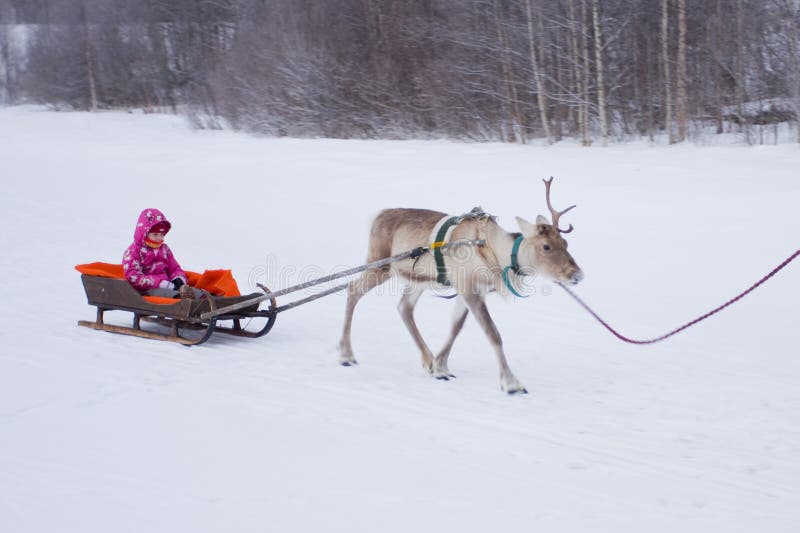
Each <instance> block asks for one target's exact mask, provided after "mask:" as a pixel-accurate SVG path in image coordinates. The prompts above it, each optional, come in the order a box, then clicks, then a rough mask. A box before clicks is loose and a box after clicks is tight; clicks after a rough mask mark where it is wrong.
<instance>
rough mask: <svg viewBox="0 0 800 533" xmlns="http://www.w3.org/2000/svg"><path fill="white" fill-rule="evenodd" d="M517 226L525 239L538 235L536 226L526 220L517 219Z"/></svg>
mask: <svg viewBox="0 0 800 533" xmlns="http://www.w3.org/2000/svg"><path fill="white" fill-rule="evenodd" d="M517 224H519V229H520V231H522V234H523V235H524V236H525V237H530V236H531V235H535V234H536V226H535V225H533V224H531V223H530V222H528V221H527V220H525V219H524V218H521V217H517Z"/></svg>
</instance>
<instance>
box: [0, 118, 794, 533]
mask: <svg viewBox="0 0 800 533" xmlns="http://www.w3.org/2000/svg"><path fill="white" fill-rule="evenodd" d="M0 175H2V180H1V181H0V183H2V189H3V191H2V196H1V197H0V198H1V199H0V217H2V227H3V231H2V232H0V249H2V255H0V272H1V273H2V275H0V290H1V291H2V295H3V298H2V311H1V312H2V327H0V531H3V532H15V533H22V532H48V531H59V532H67V531H70V532H71V531H75V532H81V533H87V532H107V531H114V532H137V533H138V532H142V531H147V532H170V533H172V532H179V531H187V532H189V531H191V532H200V531H236V532H250V531H252V532H256V531H258V532H263V531H347V532H354V531H364V532H367V531H368V532H375V531H381V532H395V531H396V532H408V531H420V532H425V531H457V532H472V531H475V532H486V531H503V530H506V531H508V530H512V529H514V530H520V531H558V532H562V531H569V532H580V531H608V532H612V531H613V532H620V531H630V532H641V531H647V532H674V531H677V530H680V531H693V532H694V531H696V532H704V533H705V532H711V531H725V532H755V531H759V532H761V531H769V532H771V533H778V532H794V531H797V527H798V524H800V385H799V384H800V349H798V346H800V336H799V335H798V300H797V299H798V294H799V293H800V264H793V265H791V266H790V267H788V268H787V269H786V270H784V271H783V272H781V273H780V274H779V275H778V276H776V278H774V279H773V280H772V281H770V282H769V283H767V284H766V285H764V286H763V287H762V288H760V289H758V290H757V291H756V292H754V293H753V294H751V295H749V296H748V297H747V298H745V299H744V300H742V301H741V302H739V303H738V304H736V305H735V306H734V307H732V308H730V309H728V310H726V311H724V312H723V313H722V314H720V315H718V316H716V317H714V318H712V319H710V320H709V321H706V322H703V323H702V324H701V325H699V326H696V327H694V328H692V329H690V330H688V331H686V332H685V333H683V334H681V335H679V336H677V337H674V338H673V339H670V340H668V341H666V342H663V343H661V344H658V345H654V346H651V347H636V346H630V345H626V344H622V343H620V342H619V341H618V340H616V339H615V338H613V337H612V336H611V335H609V334H608V333H607V332H606V331H605V330H603V329H601V327H600V326H599V325H598V324H597V323H595V322H594V321H593V320H592V319H591V318H590V317H589V316H588V315H586V314H585V313H584V311H583V310H581V309H580V308H579V307H578V306H577V305H576V304H575V303H574V302H573V301H571V300H570V299H569V298H568V297H567V296H566V295H565V294H564V293H563V292H562V291H560V290H558V288H557V287H553V286H552V285H551V284H549V283H547V282H544V281H542V282H540V283H537V284H536V286H535V289H536V294H535V295H533V296H532V297H531V298H528V299H525V300H508V301H505V300H502V299H501V298H499V297H493V298H490V299H489V306H490V310H491V312H492V313H493V317H494V319H495V320H496V322H497V324H498V326H499V329H500V331H501V333H502V334H503V338H504V342H505V348H506V351H507V353H508V355H509V362H510V365H511V367H512V368H513V370H514V371H515V374H516V375H517V377H518V378H519V379H520V381H522V382H523V383H524V384H525V385H526V386H527V388H528V390H529V391H530V394H528V395H526V396H513V397H509V396H506V395H504V394H503V393H501V392H500V389H499V381H498V370H497V364H496V362H495V358H494V355H493V354H492V352H491V349H490V347H489V344H488V342H487V341H486V340H485V338H484V336H483V334H482V333H481V332H480V331H479V329H478V327H477V324H476V323H475V322H474V321H473V320H472V319H468V321H467V326H466V328H465V330H464V332H463V333H462V336H461V337H460V338H459V339H458V340H457V341H456V345H455V348H454V351H453V355H452V357H451V364H450V368H451V370H452V371H453V372H454V373H455V374H456V375H457V376H458V377H457V379H455V380H452V381H449V382H442V381H436V380H434V379H432V378H431V377H429V376H428V375H426V374H425V373H424V372H423V371H422V369H421V367H420V362H419V361H420V359H419V355H418V353H417V351H416V349H415V347H414V345H413V343H412V341H411V338H410V336H409V335H408V333H407V332H406V331H405V328H404V326H403V325H402V323H401V322H400V320H399V317H398V315H397V312H396V309H395V305H396V302H397V299H398V296H399V290H400V289H399V287H398V286H397V285H387V286H386V287H384V288H382V289H381V290H376V291H375V292H374V293H371V294H370V295H368V296H367V297H366V298H365V299H364V300H362V302H361V303H360V305H359V308H358V309H357V310H356V318H355V324H354V330H353V339H354V346H355V349H356V357H357V358H358V359H359V362H360V364H359V365H358V366H356V367H350V368H344V367H340V366H339V365H338V364H337V353H336V350H335V346H336V343H337V342H338V339H339V334H340V328H341V313H342V310H343V307H344V295H343V294H341V293H340V294H337V295H333V296H329V297H327V298H325V299H323V300H320V301H317V302H314V303H311V304H309V305H307V306H303V307H300V308H297V309H294V310H292V311H290V312H287V313H284V314H282V315H280V316H279V318H278V321H277V323H276V326H275V328H274V329H273V331H272V332H271V333H270V334H269V335H268V336H267V337H264V338H262V339H256V340H247V339H237V338H230V337H225V336H218V337H214V338H212V339H211V340H210V341H209V342H208V343H206V344H204V345H202V346H199V347H194V348H185V347H182V346H177V345H171V344H168V343H159V342H156V341H148V340H144V339H137V338H132V337H123V336H119V335H112V334H108V333H103V332H95V331H91V330H89V329H85V328H79V327H77V326H76V321H77V320H79V319H91V318H93V316H94V312H93V308H90V307H89V306H87V305H86V300H85V296H84V294H83V290H82V287H81V283H80V279H79V274H78V273H77V272H75V271H74V270H73V266H74V265H75V264H78V263H83V262H90V261H110V262H117V261H119V260H120V256H121V253H122V251H123V250H124V249H125V247H126V246H127V245H128V244H129V242H130V240H131V238H132V233H133V225H134V222H135V220H136V217H137V215H138V213H139V211H140V210H141V209H142V208H144V207H158V208H160V209H162V210H164V211H165V213H166V214H167V216H168V217H169V218H170V219H171V220H172V222H173V226H174V227H173V230H172V232H171V233H170V234H169V236H168V242H169V243H170V245H171V247H172V248H173V250H174V251H175V252H176V254H177V256H178V258H179V260H180V261H181V263H182V264H183V266H184V267H185V268H189V269H194V270H202V269H203V268H220V267H229V268H232V269H233V270H234V274H235V275H236V277H237V279H238V280H239V281H240V284H241V285H243V286H244V287H245V288H251V287H252V286H253V284H254V283H255V282H263V283H266V284H267V285H269V286H271V287H276V288H280V287H285V286H287V285H289V284H292V283H294V282H296V281H298V280H301V279H308V278H312V277H316V276H318V275H321V274H326V273H329V272H332V271H334V270H337V269H340V268H342V267H344V266H353V265H357V264H360V263H362V262H363V259H364V258H365V255H366V238H367V232H368V226H369V222H370V219H371V217H372V216H374V214H375V213H376V212H377V211H378V210H379V209H381V208H384V207H392V206H410V207H429V208H435V209H439V210H443V211H447V212H450V213H454V214H459V213H462V212H465V211H468V210H469V209H470V208H472V207H473V206H475V205H481V206H483V208H484V209H485V210H487V211H488V212H491V213H493V214H495V215H497V216H499V221H500V223H501V224H502V225H504V227H506V228H507V229H509V230H515V229H516V228H515V227H514V225H513V221H514V215H520V216H523V217H525V218H528V219H532V218H534V217H535V216H536V215H537V214H538V213H541V212H545V211H546V207H545V203H544V193H543V189H544V188H543V185H542V182H541V179H542V178H545V177H548V176H550V175H553V176H555V177H556V181H555V187H554V190H553V200H554V203H555V204H556V205H557V206H561V207H566V206H567V205H569V204H572V203H576V204H578V208H577V209H575V210H573V211H571V212H570V213H569V214H568V215H566V216H565V221H568V222H569V223H572V224H574V226H575V231H574V233H572V234H570V235H569V236H568V238H569V242H570V251H571V252H572V253H573V255H574V256H575V258H576V259H577V261H578V262H579V264H580V265H581V266H582V267H583V269H584V271H585V273H586V279H585V281H584V282H583V284H581V285H580V286H578V288H577V292H578V293H579V294H580V295H581V296H583V297H585V298H586V299H587V300H588V301H589V302H590V303H592V304H593V305H594V306H596V308H597V310H598V311H600V312H601V314H603V315H604V316H605V318H607V319H608V320H609V321H610V322H611V323H612V324H614V325H616V326H618V327H619V328H620V329H621V330H622V331H623V332H624V333H627V334H629V335H632V336H636V337H648V336H654V335H658V334H660V333H663V332H664V331H666V330H669V329H672V328H673V327H675V326H677V325H680V324H681V323H683V322H685V321H687V320H689V319H691V318H694V317H695V316H697V315H698V314H701V313H703V312H705V311H707V310H708V309H710V308H712V307H714V306H716V305H718V304H720V303H722V302H723V301H724V300H726V299H727V298H729V297H731V296H733V295H735V294H736V293H738V292H739V291H740V290H742V289H744V288H746V287H747V286H749V284H751V283H753V282H754V281H755V280H756V279H758V278H759V277H760V276H762V275H763V274H765V273H766V272H767V271H769V270H770V269H771V268H772V267H773V266H774V265H776V264H777V263H779V262H780V261H781V260H783V259H784V258H786V257H787V256H788V255H789V254H791V253H792V252H793V251H794V250H796V249H797V248H798V234H799V233H800V231H799V230H800V217H799V216H798V205H799V204H800V149H799V148H798V146H797V145H790V144H784V145H779V146H761V147H743V146H716V147H703V148H700V147H695V146H692V145H681V146H670V147H651V146H648V145H647V144H644V143H634V144H628V145H623V146H613V147H607V148H600V147H597V148H590V149H585V148H580V147H577V146H574V145H571V144H567V143H565V144H561V145H556V146H553V147H550V148H542V147H525V146H507V145H500V144H458V143H448V142H377V141H373V142H367V141H364V142H361V141H332V140H289V139H280V140H278V139H264V138H255V137H249V136H245V135H240V134H235V133H231V132H209V131H202V132H196V131H191V130H189V129H188V128H187V127H186V126H185V124H184V122H183V121H182V120H181V119H179V118H176V117H172V116H154V115H150V116H144V115H140V114H124V113H99V114H86V113H55V112H48V111H43V110H40V109H32V108H6V109H0ZM451 305H452V302H449V301H446V300H441V299H437V298H433V297H431V296H425V297H423V299H422V301H421V303H420V305H419V307H418V312H417V316H418V320H419V322H420V324H421V329H422V330H423V333H424V334H425V335H426V336H427V338H428V339H429V341H430V343H431V344H432V345H433V346H434V347H436V346H438V345H439V344H440V342H441V341H442V340H443V339H444V337H445V334H446V331H447V328H448V323H449V317H450V307H451ZM108 318H109V319H112V321H113V320H117V321H119V322H120V323H124V322H125V321H126V320H128V317H127V316H126V315H119V316H118V317H115V316H114V314H113V313H111V314H109V315H108Z"/></svg>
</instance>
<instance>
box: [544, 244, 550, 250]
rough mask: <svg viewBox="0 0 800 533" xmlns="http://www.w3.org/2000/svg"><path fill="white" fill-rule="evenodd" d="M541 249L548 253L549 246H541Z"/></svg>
mask: <svg viewBox="0 0 800 533" xmlns="http://www.w3.org/2000/svg"><path fill="white" fill-rule="evenodd" d="M542 248H543V249H544V251H545V252H549V251H550V245H549V244H545V245H544V246H542Z"/></svg>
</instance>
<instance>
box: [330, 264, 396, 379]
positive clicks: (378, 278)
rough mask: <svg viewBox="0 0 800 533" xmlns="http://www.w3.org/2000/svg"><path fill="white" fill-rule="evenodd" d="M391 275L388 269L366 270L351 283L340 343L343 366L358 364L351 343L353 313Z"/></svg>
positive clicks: (340, 357)
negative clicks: (361, 300) (369, 293)
mask: <svg viewBox="0 0 800 533" xmlns="http://www.w3.org/2000/svg"><path fill="white" fill-rule="evenodd" d="M390 276H391V273H390V271H389V269H388V268H384V269H380V270H373V269H371V270H365V271H364V272H363V273H362V274H361V277H360V278H358V279H356V280H353V281H351V282H350V285H349V286H348V287H347V306H346V307H345V310H344V331H343V332H342V339H341V340H340V341H339V363H341V364H342V365H343V366H350V365H355V364H357V363H358V362H357V361H356V358H355V357H354V356H353V345H352V343H351V342H350V328H351V326H352V325H353V312H354V311H355V308H356V304H357V303H358V301H359V300H360V299H361V298H362V297H363V296H364V295H365V294H367V293H368V292H369V291H371V290H372V289H374V288H375V287H377V286H378V285H381V284H382V283H384V282H385V281H386V280H387V279H389V277H390Z"/></svg>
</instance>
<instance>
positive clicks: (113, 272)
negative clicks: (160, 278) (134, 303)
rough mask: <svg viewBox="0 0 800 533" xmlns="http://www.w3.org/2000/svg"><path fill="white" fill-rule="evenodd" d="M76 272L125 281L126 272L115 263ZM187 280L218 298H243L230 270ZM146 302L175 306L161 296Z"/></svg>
mask: <svg viewBox="0 0 800 533" xmlns="http://www.w3.org/2000/svg"><path fill="white" fill-rule="evenodd" d="M75 270H77V271H78V272H80V273H81V274H85V275H87V276H100V277H103V278H114V279H125V271H124V270H123V269H122V265H118V264H113V263H101V262H97V263H87V264H84V265H77V266H76V267H75ZM186 278H187V281H188V282H189V285H191V286H192V287H195V288H197V289H202V290H204V291H208V292H210V293H211V294H215V295H217V296H229V297H230V296H241V295H242V293H241V292H239V285H237V283H236V280H235V279H233V274H232V273H231V271H230V270H206V271H204V272H203V273H202V274H198V273H197V272H190V271H188V270H187V271H186ZM144 298H145V300H147V301H148V302H151V303H158V304H173V303H175V302H176V301H177V300H176V299H175V298H164V297H161V296H145V297H144Z"/></svg>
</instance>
